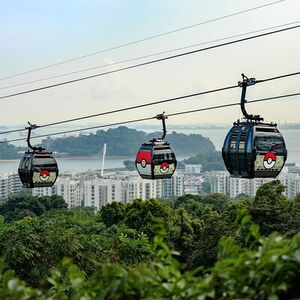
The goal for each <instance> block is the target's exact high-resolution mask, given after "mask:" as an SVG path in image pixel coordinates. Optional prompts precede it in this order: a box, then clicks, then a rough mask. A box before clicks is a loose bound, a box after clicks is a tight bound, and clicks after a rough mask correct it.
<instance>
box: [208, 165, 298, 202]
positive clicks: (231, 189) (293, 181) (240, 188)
mask: <svg viewBox="0 0 300 300" xmlns="http://www.w3.org/2000/svg"><path fill="white" fill-rule="evenodd" d="M205 176H206V177H207V178H208V180H209V181H210V183H211V192H213V193H223V194H226V195H228V196H229V197H230V198H236V197H237V196H239V195H240V194H246V195H249V196H251V197H254V196H255V195H256V192H257V190H258V188H259V187H260V186H261V185H262V184H264V183H266V182H269V181H272V180H273V179H272V178H254V179H245V178H235V177H230V175H229V173H228V172H224V171H214V172H206V173H205ZM277 179H279V180H280V181H281V182H282V184H284V185H285V186H286V190H285V192H284V193H283V194H284V195H285V196H287V197H288V198H294V197H295V196H296V195H297V193H300V175H299V174H296V173H287V172H282V173H281V174H280V175H279V176H278V177H277Z"/></svg>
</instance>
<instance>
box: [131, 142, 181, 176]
mask: <svg viewBox="0 0 300 300" xmlns="http://www.w3.org/2000/svg"><path fill="white" fill-rule="evenodd" d="M135 166H136V169H137V171H138V172H139V174H140V176H141V177H142V178H144V179H162V178H170V177H172V175H173V173H174V172H175V169H176V166H177V161H176V157H175V154H174V152H173V150H172V149H171V147H170V145H169V143H167V142H165V141H163V140H153V141H150V142H149V143H145V144H143V145H142V147H141V148H140V150H139V152H138V153H137V155H136V159H135Z"/></svg>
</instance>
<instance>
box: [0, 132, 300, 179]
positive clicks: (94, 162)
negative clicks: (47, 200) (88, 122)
mask: <svg viewBox="0 0 300 300" xmlns="http://www.w3.org/2000/svg"><path fill="white" fill-rule="evenodd" d="M176 131H177V132H180V133H184V134H192V133H194V134H201V135H203V136H205V137H208V138H209V139H210V140H211V141H212V142H213V144H214V145H215V147H216V150H218V151H220V150H221V149H222V145H223V141H224V138H225V136H226V134H227V132H228V129H226V128H219V129H216V128H213V129H209V128H205V129H201V128H200V129H195V128H193V129H184V128H183V129H180V130H176ZM280 132H281V133H282V135H283V136H284V140H285V143H286V146H287V149H288V159H287V162H289V163H296V165H298V166H300V129H281V130H280ZM141 142H143V141H141ZM187 157H188V156H186V157H185V156H182V157H177V159H178V160H183V159H184V158H187ZM134 159H135V157H106V159H105V163H104V168H105V169H112V168H122V167H124V165H123V161H124V160H134ZM56 160H57V163H58V165H59V169H60V172H61V173H81V172H85V171H89V170H90V171H95V170H100V169H101V168H102V156H101V155H99V157H93V158H87V157H81V158H56ZM18 165H19V160H0V173H1V172H8V171H9V172H14V171H17V169H18Z"/></svg>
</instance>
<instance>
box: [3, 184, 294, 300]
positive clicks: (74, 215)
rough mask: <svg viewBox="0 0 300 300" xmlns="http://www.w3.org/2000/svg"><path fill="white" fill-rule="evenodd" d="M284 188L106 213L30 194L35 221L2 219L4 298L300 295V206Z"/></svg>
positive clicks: (120, 207)
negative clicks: (250, 196) (67, 206)
mask: <svg viewBox="0 0 300 300" xmlns="http://www.w3.org/2000/svg"><path fill="white" fill-rule="evenodd" d="M283 190H284V187H283V186H282V185H280V183H279V182H278V181H274V182H270V183H267V184H265V185H264V186H262V187H261V189H260V190H259V191H258V193H257V195H256V197H255V199H254V200H252V199H248V198H247V197H244V196H241V197H240V198H239V199H231V200H230V199H228V197H226V196H224V195H221V194H208V195H205V196H195V195H185V196H183V197H179V198H178V199H176V200H175V201H173V202H166V201H163V200H155V199H150V200H147V201H142V200H135V201H133V202H132V203H130V204H127V205H124V204H121V203H116V202H114V203H112V204H110V205H107V206H106V207H104V208H102V210H101V211H100V212H98V213H94V212H93V211H90V210H87V209H72V210H68V209H53V208H54V207H56V206H57V205H58V204H57V203H56V202H55V201H52V200H51V199H44V200H43V201H42V200H41V199H39V202H38V203H36V202H35V201H36V200H37V199H34V200H28V199H26V196H22V197H21V198H19V199H23V200H22V201H20V204H19V208H20V207H21V208H22V209H21V210H18V211H17V212H18V213H20V214H21V213H23V214H24V215H28V214H29V212H30V213H32V214H33V213H34V216H26V217H24V218H23V219H22V220H19V221H14V222H11V223H9V224H5V223H3V222H4V219H3V218H2V222H0V223H1V226H0V257H2V258H3V261H2V260H1V259H0V295H1V296H0V298H1V299H2V298H3V299H41V300H43V299H45V300H46V299H49V300H50V299H51V300H52V299H75V300H77V299H78V300H84V299H176V300H177V299H296V298H299V296H300V288H299V276H300V233H299V220H300V218H299V211H300V209H299V205H298V203H297V201H296V199H295V201H288V200H287V199H286V198H285V197H284V196H283V195H282V191H283ZM46 200H47V201H46ZM50 200H51V201H50ZM24 203H25V204H24ZM55 203H56V204H55ZM58 203H60V202H59V201H58ZM13 204H15V205H17V204H18V203H14V202H10V203H9V204H8V205H7V206H6V211H7V212H14V213H16V211H14V210H13ZM29 204H30V205H29ZM58 206H59V205H58ZM28 207H30V210H29V209H28ZM45 207H46V208H47V209H45V210H44V208H45ZM26 209H28V211H26ZM36 214H41V215H40V216H36ZM273 230H276V231H277V232H273ZM4 262H5V263H4ZM13 270H14V271H13Z"/></svg>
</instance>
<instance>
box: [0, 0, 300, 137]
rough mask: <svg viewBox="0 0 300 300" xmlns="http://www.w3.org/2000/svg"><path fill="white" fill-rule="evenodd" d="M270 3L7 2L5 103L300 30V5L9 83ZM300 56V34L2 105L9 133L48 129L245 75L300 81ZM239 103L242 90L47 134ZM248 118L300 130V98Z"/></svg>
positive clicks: (261, 108) (283, 89) (1, 43)
mask: <svg viewBox="0 0 300 300" xmlns="http://www.w3.org/2000/svg"><path fill="white" fill-rule="evenodd" d="M271 2H275V1H272V0H268V1H265V0H252V1H240V0H226V1H221V0H197V1H194V0H187V1H182V0H181V1H177V0H163V1H162V0H151V1H146V0H131V1H128V0H119V1H114V0H110V1H108V0H107V1H100V0H99V1H89V0H73V1H70V0H65V1H60V0H51V1H50V0H45V1H39V0H35V1H33V0H27V1H16V0H10V1H4V0H0V66H1V67H0V78H1V80H0V97H1V96H5V95H8V94H13V93H16V92H21V91H24V90H28V89H33V88H37V87H40V86H44V85H50V84H54V83H57V82H61V81H65V80H70V79H75V78H79V77H83V76H88V75H93V74H96V73H100V72H104V71H109V70H113V69H116V68H122V67H126V66H129V65H132V64H135V63H140V62H143V61H145V59H140V60H136V61H134V62H130V63H123V64H118V65H112V66H108V67H105V68H98V69H94V70H91V71H86V72H82V73H78V74H74V75H69V76H64V77H59V78H56V79H51V80H45V81H40V82H37V83H32V84H26V85H22V86H18V87H11V88H7V87H8V86H11V85H15V84H20V83H26V82H29V81H33V80H38V79H41V78H45V77H51V76H56V75H61V74H65V73H68V72H73V71H78V70H82V69H86V68H92V67H96V66H102V65H103V64H110V63H116V62H119V61H122V60H128V59H132V58H136V57H139V56H144V55H149V54H153V53H156V52H162V51H168V50H171V49H176V48H180V47H186V46H190V45H193V44H201V43H206V42H209V41H213V40H216V39H221V38H225V37H229V36H233V35H237V34H242V33H246V32H251V31H255V30H260V29H263V28H268V27H272V26H277V25H281V24H286V23H290V22H296V21H300V15H299V11H300V1H299V0H283V1H277V2H278V3H275V4H273V5H269V6H267V7H265V8H261V9H258V10H254V11H250V12H247V13H243V14H240V15H236V16H232V17H230V18H225V19H221V20H218V21H214V22H209V23H207V24H203V25H201V26H196V27H193V28H190V29H186V30H182V31H179V32H176V33H173V34H168V35H165V36H162V37H159V38H155V39H151V40H147V41H145V42H141V43H137V44H134V45H129V46H127V47H122V48H119V49H115V50H112V51H106V52H104V53H100V54H97V55H93V56H90V57H88V58H85V59H80V60H76V61H73V62H69V63H65V64H62V65H59V66H55V67H52V68H47V69H44V70H41V71H37V72H31V73H28V74H25V75H22V76H17V77H13V78H10V79H2V78H4V77H8V76H11V75H14V74H18V73H22V72H26V71H29V70H32V69H36V68H40V67H43V66H47V65H51V64H55V63H57V62H60V61H64V60H68V59H72V58H75V57H79V56H82V55H86V54H89V53H93V52H96V51H100V50H103V49H107V48H111V47H116V46H119V45H122V44H126V43H130V42H132V41H136V40H139V39H144V38H147V37H150V36H154V35H158V34H161V33H165V32H168V31H172V30H176V29H178V28H182V27H186V26H190V25H194V24H198V23H200V22H204V21H208V20H211V19H215V18H219V17H222V16H225V15H228V14H233V13H236V12H238V11H242V10H247V9H251V8H253V7H256V6H260V5H264V4H267V3H271ZM213 44H217V43H211V44H205V45H202V46H201V45H200V46H196V47H193V48H188V49H185V50H179V51H177V52H172V53H170V54H164V55H160V56H155V57H151V58H148V59H146V60H151V59H153V58H159V57H164V56H168V55H171V54H176V53H181V52H184V51H188V50H194V49H199V48H202V47H204V46H208V45H213ZM299 49H300V29H294V30H290V31H288V32H283V33H279V34H276V35H271V36H267V37H263V38H259V39H255V40H251V41H247V42H243V43H238V44H234V45H229V46H226V47H222V48H217V49H213V50H210V51H205V52H200V53H196V54H193V55H188V56H184V57H180V58H176V59H172V60H168V61H165V62H160V63H157V64H152V65H148V66H144V67H140V68H135V69H131V70H126V71H122V72H118V73H114V74H110V75H107V76H102V77H98V78H93V79H89V80H86V81H81V82H78V83H74V84H70V85H64V86H60V87H56V88H52V89H47V90H43V91H38V92H35V93H29V94H25V95H21V96H15V97H10V98H6V99H2V100H0V126H7V127H8V128H12V127H14V128H22V127H25V126H26V124H27V122H28V121H30V122H31V123H36V124H38V125H39V124H40V125H42V124H45V123H48V122H55V121H60V120H64V119H69V118H74V117H79V116H82V115H89V114H95V113H100V112H103V111H107V110H113V109H118V108H121V107H127V106H131V105H138V104H143V103H147V102H152V101H157V100H162V99H167V98H172V97H177V96H182V95H186V94H190V93H197V92H201V91H205V90H210V89H215V88H220V87H224V86H231V85H235V84H236V83H237V82H238V81H239V80H241V73H244V74H245V75H247V76H248V77H255V78H256V79H265V78H269V77H273V76H277V75H282V74H288V73H293V72H298V71H300V58H299ZM299 82H300V76H299V75H298V76H294V77H290V78H288V79H282V80H276V81H272V82H269V83H265V84H260V85H255V86H252V87H249V88H248V91H247V99H248V100H253V99H260V98H265V97H271V96H278V95H282V94H286V93H296V92H300V88H299ZM240 93H241V90H240V89H234V90H231V91H225V92H219V93H214V94H210V95H206V96H199V97H194V98H190V99H185V100H182V101H176V102H171V103H168V104H161V105H156V106H152V107H148V108H144V109H138V110H134V111H130V112H126V113H118V114H112V115H109V116H103V117H98V118H93V119H88V120H85V121H80V122H76V123H72V124H68V125H65V126H59V127H56V128H55V127H51V128H47V131H46V130H44V131H42V133H44V132H53V131H59V130H63V129H68V128H70V127H71V128H82V127H85V126H90V125H101V124H109V123H115V122H119V121H126V120H131V119H136V118H144V117H151V116H155V115H156V114H158V113H162V112H163V111H165V112H166V114H171V113H175V112H179V111H183V110H190V109H198V108H202V107H208V106H214V105H220V104H227V103H231V102H238V101H239V100H240ZM247 109H248V111H249V113H254V114H260V115H262V116H263V117H264V118H265V121H274V122H279V123H283V122H290V123H300V117H299V111H300V96H296V97H291V98H288V99H285V100H273V101H271V102H263V103H257V104H251V105H250V104H249V105H248V106H247ZM241 116H242V115H241V112H240V109H239V107H233V108H226V109H222V110H213V111H209V112H199V113H194V114H189V115H183V116H177V117H172V118H169V119H168V121H167V123H168V124H170V125H199V124H207V123H209V124H224V123H225V124H227V123H228V124H230V123H232V122H233V121H235V120H236V119H238V118H240V117H241ZM151 122H154V123H155V122H158V121H156V120H154V121H150V122H149V121H148V122H145V123H141V126H143V125H149V124H151ZM138 126H139V124H137V125H135V127H137V128H138ZM5 137H6V138H8V139H9V138H11V137H10V136H5Z"/></svg>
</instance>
